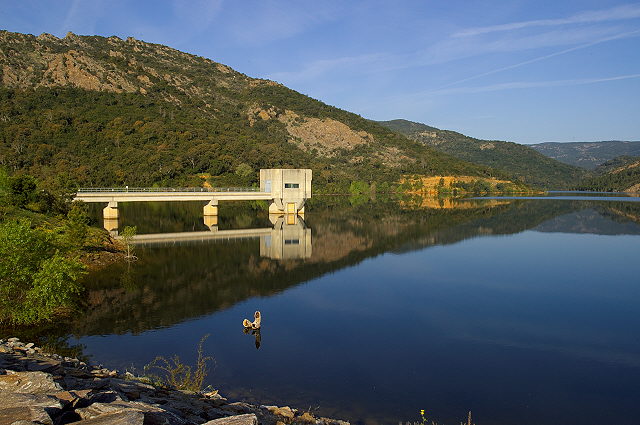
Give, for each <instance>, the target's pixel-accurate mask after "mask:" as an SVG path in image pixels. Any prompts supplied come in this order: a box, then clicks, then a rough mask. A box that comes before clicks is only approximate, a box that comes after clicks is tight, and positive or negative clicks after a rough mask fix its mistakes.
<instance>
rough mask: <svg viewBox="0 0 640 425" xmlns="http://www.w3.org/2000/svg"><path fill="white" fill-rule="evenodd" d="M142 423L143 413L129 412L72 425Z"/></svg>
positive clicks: (130, 424)
mask: <svg viewBox="0 0 640 425" xmlns="http://www.w3.org/2000/svg"><path fill="white" fill-rule="evenodd" d="M143 423H144V413H142V412H138V411H134V410H130V411H124V412H117V413H109V414H106V415H100V416H96V417H95V418H91V419H85V420H82V421H79V422H74V425H75V424H77V425H142V424H143Z"/></svg>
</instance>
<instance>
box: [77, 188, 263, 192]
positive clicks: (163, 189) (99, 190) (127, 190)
mask: <svg viewBox="0 0 640 425" xmlns="http://www.w3.org/2000/svg"><path fill="white" fill-rule="evenodd" d="M130 192H133V193H140V192H148V193H167V192H169V193H175V192H189V193H192V192H196V193H199V192H202V193H207V192H260V188H259V187H81V188H79V189H78V192H77V193H78V194H80V193H130Z"/></svg>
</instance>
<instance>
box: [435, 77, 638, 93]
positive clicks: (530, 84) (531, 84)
mask: <svg viewBox="0 0 640 425" xmlns="http://www.w3.org/2000/svg"><path fill="white" fill-rule="evenodd" d="M636 78H640V74H628V75H618V76H614V77H604V78H578V79H572V80H552V81H515V82H510V83H500V84H491V85H487V86H479V87H456V88H447V89H439V90H432V91H429V92H426V93H422V95H425V94H431V95H449V94H470V93H483V92H492V91H501V90H514V89H532V88H544V87H566V86H580V85H585V84H596V83H606V82H610V81H620V80H630V79H636Z"/></svg>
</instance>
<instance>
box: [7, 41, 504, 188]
mask: <svg viewBox="0 0 640 425" xmlns="http://www.w3.org/2000/svg"><path fill="white" fill-rule="evenodd" d="M0 81H1V86H0V166H4V167H6V168H8V169H9V170H10V171H11V172H28V173H31V174H34V175H36V176H38V177H40V178H43V179H45V180H46V181H48V182H57V183H59V184H66V185H69V186H73V185H83V186H86V185H95V186H104V185H125V184H127V185H130V186H131V185H145V186H146V185H152V184H163V185H164V184H166V185H200V184H202V183H203V182H202V178H208V179H209V180H210V183H212V184H219V185H224V184H250V183H252V182H255V179H256V176H257V171H258V169H260V168H270V167H305V168H312V169H313V170H314V172H315V173H314V184H315V185H316V187H317V188H322V189H324V190H326V191H333V190H344V189H345V188H348V186H349V183H350V182H351V181H357V180H363V181H367V182H370V183H376V184H378V185H382V184H393V183H394V182H397V181H398V180H399V179H400V177H401V176H402V175H403V174H420V175H438V174H445V175H446V174H449V175H451V174H453V175H474V176H482V175H495V174H496V171H494V170H490V169H489V168H488V167H484V166H478V165H473V164H470V163H468V162H465V161H461V160H459V159H456V158H453V157H451V156H449V155H446V154H443V153H441V152H439V151H437V150H435V149H432V148H430V147H427V146H425V145H424V144H422V143H416V142H415V141H413V140H410V139H408V138H406V137H404V136H402V135H399V134H397V133H395V132H392V131H390V130H388V129H387V128H385V127H383V126H381V125H379V124H377V123H374V122H371V121H369V120H365V119H363V118H361V117H360V116H358V115H355V114H352V113H349V112H347V111H344V110H340V109H338V108H335V107H332V106H329V105H326V104H324V103H322V102H319V101H317V100H314V99H311V98H309V97H307V96H304V95H302V94H300V93H297V92H295V91H293V90H290V89H288V88H287V87H284V86H282V85H280V84H278V83H276V82H273V81H269V80H262V79H255V78H250V77H247V76H246V75H243V74H241V73H239V72H236V71H234V70H233V69H231V68H229V67H227V66H225V65H223V64H220V63H216V62H213V61H211V60H209V59H206V58H203V57H198V56H194V55H190V54H187V53H183V52H180V51H177V50H175V49H172V48H169V47H166V46H162V45H158V44H151V43H146V42H143V41H139V40H135V39H133V38H127V39H126V40H122V39H120V38H118V37H108V38H105V37H98V36H77V35H74V34H72V33H69V34H67V36H66V37H64V38H62V39H59V38H56V37H54V36H52V35H49V34H41V35H39V36H37V37H36V36H32V35H26V34H18V33H11V32H7V31H0Z"/></svg>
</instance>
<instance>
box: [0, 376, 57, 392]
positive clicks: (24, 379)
mask: <svg viewBox="0 0 640 425" xmlns="http://www.w3.org/2000/svg"><path fill="white" fill-rule="evenodd" d="M0 390H1V391H11V392H16V393H31V394H33V393H57V392H60V391H61V390H62V387H61V386H60V385H59V384H58V383H56V382H55V381H54V380H53V377H52V376H51V375H49V374H48V373H44V372H14V373H11V374H7V375H0Z"/></svg>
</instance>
